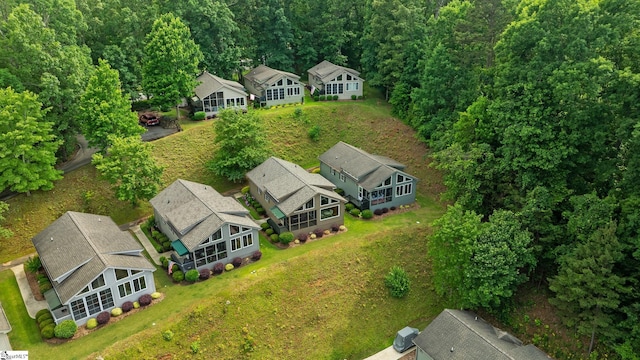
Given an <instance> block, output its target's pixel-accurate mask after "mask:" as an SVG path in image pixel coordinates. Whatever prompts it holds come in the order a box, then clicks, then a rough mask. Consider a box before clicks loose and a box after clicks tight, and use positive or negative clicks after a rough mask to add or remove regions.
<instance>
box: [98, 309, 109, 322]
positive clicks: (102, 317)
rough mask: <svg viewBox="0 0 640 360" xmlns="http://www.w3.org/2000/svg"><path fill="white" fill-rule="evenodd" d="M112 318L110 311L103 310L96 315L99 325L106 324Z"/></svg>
mask: <svg viewBox="0 0 640 360" xmlns="http://www.w3.org/2000/svg"><path fill="white" fill-rule="evenodd" d="M110 319H111V314H110V313H109V312H108V311H103V312H101V313H100V314H98V316H96V321H97V322H98V324H99V325H104V324H106V323H108V322H109V320H110Z"/></svg>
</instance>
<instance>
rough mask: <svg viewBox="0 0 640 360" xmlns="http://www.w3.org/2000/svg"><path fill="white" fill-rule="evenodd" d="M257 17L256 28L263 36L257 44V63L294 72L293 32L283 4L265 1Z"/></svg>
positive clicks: (274, 0) (270, 0)
mask: <svg viewBox="0 0 640 360" xmlns="http://www.w3.org/2000/svg"><path fill="white" fill-rule="evenodd" d="M256 16H257V21H258V23H257V24H256V26H257V27H258V29H259V31H260V33H261V34H262V36H260V38H259V41H258V42H257V47H256V54H255V55H256V58H255V60H256V62H257V63H263V64H266V65H267V66H269V67H272V68H275V69H279V70H284V71H293V70H294V69H293V50H292V49H291V45H292V43H293V30H292V28H291V22H290V21H289V19H288V18H287V16H286V15H285V12H284V8H283V6H282V4H281V3H280V2H279V1H278V0H265V1H264V3H263V4H262V5H261V6H260V7H259V8H258V9H257V14H256Z"/></svg>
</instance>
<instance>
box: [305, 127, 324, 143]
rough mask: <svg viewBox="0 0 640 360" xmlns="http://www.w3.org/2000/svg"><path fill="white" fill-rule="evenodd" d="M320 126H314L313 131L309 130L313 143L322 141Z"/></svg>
mask: <svg viewBox="0 0 640 360" xmlns="http://www.w3.org/2000/svg"><path fill="white" fill-rule="evenodd" d="M320 130H321V128H320V126H319V125H317V124H316V125H313V126H312V127H311V129H309V132H308V134H309V138H310V139H311V140H313V141H318V140H319V139H320Z"/></svg>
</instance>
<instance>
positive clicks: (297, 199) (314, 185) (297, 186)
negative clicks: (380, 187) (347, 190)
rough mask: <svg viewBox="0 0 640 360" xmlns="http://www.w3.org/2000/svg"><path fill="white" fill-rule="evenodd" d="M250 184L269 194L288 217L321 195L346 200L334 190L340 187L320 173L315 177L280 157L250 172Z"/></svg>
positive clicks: (268, 160)
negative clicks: (317, 195) (314, 197)
mask: <svg viewBox="0 0 640 360" xmlns="http://www.w3.org/2000/svg"><path fill="white" fill-rule="evenodd" d="M247 178H248V179H249V181H251V182H253V183H254V184H255V185H256V186H257V187H258V188H259V189H260V190H262V191H266V192H268V193H269V195H271V197H273V199H274V200H275V201H276V203H277V205H278V208H279V209H280V210H282V212H284V213H285V214H290V213H291V212H293V211H294V210H295V209H297V208H299V207H300V206H301V205H303V204H304V203H306V202H307V201H309V199H311V198H312V197H313V196H315V195H316V194H318V193H320V194H323V195H325V196H328V197H332V198H334V199H338V200H341V201H346V200H345V199H344V198H343V197H342V196H340V195H338V194H337V193H335V192H334V191H333V189H335V188H336V186H335V185H334V184H333V183H332V182H331V181H329V180H327V179H325V178H324V177H323V176H322V175H320V174H312V173H309V172H308V171H306V170H305V169H303V168H301V167H300V166H298V165H296V164H294V163H291V162H288V161H286V160H282V159H279V158H276V157H273V156H272V157H270V158H268V159H267V160H265V161H264V162H263V163H262V164H260V165H258V166H257V167H255V168H254V169H253V170H251V171H249V172H248V173H247Z"/></svg>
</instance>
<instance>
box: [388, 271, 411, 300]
mask: <svg viewBox="0 0 640 360" xmlns="http://www.w3.org/2000/svg"><path fill="white" fill-rule="evenodd" d="M384 285H385V286H386V287H387V288H388V289H389V294H391V296H393V297H395V298H402V297H404V296H405V295H407V293H409V290H410V287H411V282H410V281H409V275H407V272H406V271H404V269H403V268H401V267H400V266H394V267H392V268H391V270H389V273H388V274H387V275H386V276H385V277H384Z"/></svg>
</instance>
